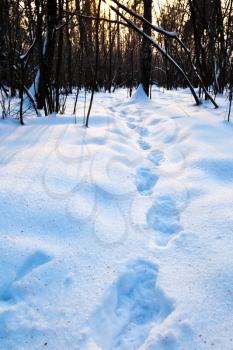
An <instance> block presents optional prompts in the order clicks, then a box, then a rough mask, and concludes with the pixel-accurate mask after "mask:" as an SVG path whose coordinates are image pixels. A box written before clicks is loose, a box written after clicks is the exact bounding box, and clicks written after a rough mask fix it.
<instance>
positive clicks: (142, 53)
mask: <svg viewBox="0 0 233 350" xmlns="http://www.w3.org/2000/svg"><path fill="white" fill-rule="evenodd" d="M152 3H153V1H152V0H144V1H131V2H129V1H128V2H127V1H126V2H119V1H117V0H116V1H108V0H101V1H91V0H83V1H70V0H59V1H56V0H48V1H39V0H38V1H19V0H18V1H16V0H12V1H11V0H1V4H0V33H1V34H0V36H1V44H0V47H1V50H0V52H1V56H0V84H1V85H0V87H1V105H2V109H3V117H4V116H7V114H8V113H9V109H10V106H9V103H10V101H9V98H10V97H14V96H16V95H17V96H18V97H19V99H21V102H20V103H19V106H18V110H17V111H16V113H17V115H18V116H19V117H20V121H21V123H22V124H23V114H24V112H25V108H27V106H28V104H26V106H25V103H24V100H25V99H27V100H29V101H28V102H30V103H29V104H30V107H33V108H34V110H35V112H36V114H38V110H41V109H43V110H44V113H45V115H48V114H51V113H53V112H56V113H58V112H60V113H64V111H65V105H66V97H67V95H68V94H70V93H71V92H72V91H73V89H75V91H76V96H77V98H76V101H75V104H74V112H75V110H76V102H77V100H78V95H79V91H80V90H81V89H85V90H86V91H88V92H90V91H92V93H93V94H94V91H109V92H110V93H111V92H114V91H115V90H116V89H117V88H119V87H126V88H127V89H129V93H130V95H131V93H132V89H133V87H135V86H138V84H139V83H142V84H143V87H144V90H145V92H146V94H147V95H149V94H150V93H151V90H150V88H151V86H153V84H155V85H157V86H160V87H164V88H166V89H168V90H171V89H177V88H179V87H187V86H188V87H189V88H190V89H191V91H192V94H193V95H194V98H195V101H196V103H197V104H198V103H200V100H201V99H202V98H204V99H210V100H211V101H212V103H213V104H214V106H215V107H217V104H216V103H215V102H214V99H215V96H216V95H217V94H223V93H224V94H226V96H227V98H228V99H229V106H228V118H230V109H231V101H232V81H233V73H232V52H233V41H232V40H233V39H232V38H233V18H232V16H233V3H232V0H224V1H221V0H208V1H206V0H188V1H186V0H182V1H169V0H167V1H158V3H154V4H153V6H152ZM194 88H199V91H198V93H196V92H195V91H194ZM90 109H91V106H89V109H88V112H87V118H86V119H87V120H86V124H88V118H89V115H90Z"/></svg>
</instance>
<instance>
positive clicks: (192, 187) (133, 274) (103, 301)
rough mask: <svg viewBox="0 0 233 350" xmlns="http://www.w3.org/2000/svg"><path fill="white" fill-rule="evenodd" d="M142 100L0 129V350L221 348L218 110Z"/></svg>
mask: <svg viewBox="0 0 233 350" xmlns="http://www.w3.org/2000/svg"><path fill="white" fill-rule="evenodd" d="M152 96H153V99H152V101H150V100H149V99H148V98H147V97H146V96H145V94H144V92H143V90H142V88H141V87H139V89H138V90H137V91H136V93H135V94H134V96H133V97H132V98H131V99H127V98H126V91H125V90H119V91H117V92H116V93H115V94H112V95H111V94H108V93H106V94H104V93H99V94H96V96H95V103H94V106H93V112H92V116H91V118H90V128H88V129H86V128H84V127H83V126H82V119H83V115H82V113H83V111H82V108H81V107H82V104H83V102H84V96H81V100H79V102H78V103H79V108H78V110H79V111H80V115H79V114H78V115H77V121H78V124H75V123H74V120H75V119H74V117H73V116H70V115H66V116H59V117H56V116H50V117H47V118H44V117H41V118H31V117H28V118H27V119H26V120H25V123H26V125H25V126H23V127H22V126H19V124H18V123H17V122H16V121H14V120H11V119H6V120H1V121H0V135H1V139H0V149H1V151H0V168H1V172H0V177H1V179H0V213H1V215H0V257H1V258H0V260H1V263H0V349H1V350H6V349H7V350H28V349H30V350H31V349H33V350H37V349H43V348H45V349H51V350H63V349H69V350H77V349H81V350H110V349H120V350H134V349H138V350H177V349H181V350H187V349H189V350H196V349H198V350H208V349H218V350H219V349H224V350H231V349H233V336H232V329H233V272H232V271H233V270H232V263H233V217H232V208H233V155H232V149H233V137H232V136H233V127H232V124H231V123H227V122H225V121H224V112H225V101H224V99H223V98H222V97H219V98H218V102H219V104H220V108H219V109H218V110H215V109H212V107H211V105H210V104H209V103H208V102H205V103H204V104H203V105H201V106H199V107H197V106H195V105H193V100H192V96H191V95H190V93H189V92H188V91H186V90H184V91H174V92H167V91H166V92H165V93H163V92H161V91H159V90H158V89H157V88H156V89H154V90H153V93H152ZM74 98H75V97H74V96H73V97H70V98H69V105H70V107H69V106H68V112H69V109H70V111H71V110H72V108H73V99H74Z"/></svg>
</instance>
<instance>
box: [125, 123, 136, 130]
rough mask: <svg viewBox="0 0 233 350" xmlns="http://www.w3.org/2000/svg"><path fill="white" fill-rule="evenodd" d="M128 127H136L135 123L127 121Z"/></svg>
mask: <svg viewBox="0 0 233 350" xmlns="http://www.w3.org/2000/svg"><path fill="white" fill-rule="evenodd" d="M127 126H128V128H130V129H136V127H137V125H135V124H133V123H127Z"/></svg>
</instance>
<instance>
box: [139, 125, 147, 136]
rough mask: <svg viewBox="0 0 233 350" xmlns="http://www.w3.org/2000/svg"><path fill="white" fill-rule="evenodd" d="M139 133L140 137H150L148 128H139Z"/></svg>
mask: <svg viewBox="0 0 233 350" xmlns="http://www.w3.org/2000/svg"><path fill="white" fill-rule="evenodd" d="M136 131H137V133H138V134H139V135H140V136H148V135H149V131H148V129H147V128H144V127H142V126H138V127H137V129H136Z"/></svg>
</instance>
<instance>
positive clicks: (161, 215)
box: [147, 195, 182, 246]
mask: <svg viewBox="0 0 233 350" xmlns="http://www.w3.org/2000/svg"><path fill="white" fill-rule="evenodd" d="M147 223H148V226H149V227H150V228H152V229H153V230H154V231H155V233H156V240H157V243H158V244H159V245H162V246H165V245H166V244H167V243H168V241H169V240H170V239H171V236H174V235H175V234H177V233H178V232H180V231H181V230H182V226H181V225H180V211H179V209H178V208H177V206H176V202H175V200H174V199H173V198H172V197H171V196H169V195H163V196H160V197H158V199H157V201H156V202H155V203H154V205H153V206H152V207H151V208H150V209H149V211H148V213H147Z"/></svg>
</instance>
